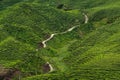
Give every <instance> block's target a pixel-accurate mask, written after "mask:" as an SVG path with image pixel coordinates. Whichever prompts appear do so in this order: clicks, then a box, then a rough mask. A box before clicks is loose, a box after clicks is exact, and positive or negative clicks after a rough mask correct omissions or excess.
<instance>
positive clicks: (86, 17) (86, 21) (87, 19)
mask: <svg viewBox="0 0 120 80" xmlns="http://www.w3.org/2000/svg"><path fill="white" fill-rule="evenodd" d="M83 15H84V17H85V22H84V23H85V24H87V23H88V21H89V18H88V16H87V15H86V14H85V13H83Z"/></svg>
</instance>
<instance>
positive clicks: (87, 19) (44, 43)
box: [36, 13, 89, 72]
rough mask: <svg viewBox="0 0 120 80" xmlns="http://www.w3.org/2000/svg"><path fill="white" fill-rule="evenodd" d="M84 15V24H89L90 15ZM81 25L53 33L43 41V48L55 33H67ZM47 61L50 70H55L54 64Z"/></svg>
mask: <svg viewBox="0 0 120 80" xmlns="http://www.w3.org/2000/svg"><path fill="white" fill-rule="evenodd" d="M83 15H84V17H85V22H84V24H87V23H88V21H89V18H88V16H87V15H86V14H85V13H83ZM79 26H80V25H76V26H73V27H71V28H69V29H68V30H66V31H64V32H61V33H53V34H51V35H50V37H49V38H48V39H46V40H44V41H42V44H43V48H46V47H47V45H46V42H48V41H49V40H51V39H52V38H53V37H54V36H55V35H58V34H65V33H67V32H71V31H73V30H74V29H75V28H77V27H79ZM36 51H38V49H36ZM47 63H48V64H49V67H50V72H52V71H54V69H53V67H52V65H51V64H50V63H49V62H47Z"/></svg>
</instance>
